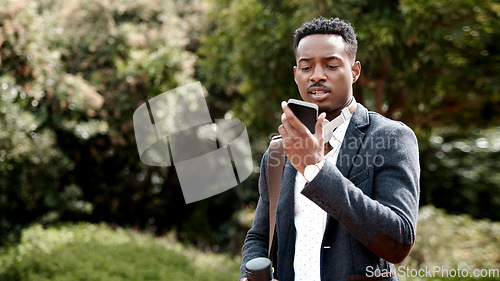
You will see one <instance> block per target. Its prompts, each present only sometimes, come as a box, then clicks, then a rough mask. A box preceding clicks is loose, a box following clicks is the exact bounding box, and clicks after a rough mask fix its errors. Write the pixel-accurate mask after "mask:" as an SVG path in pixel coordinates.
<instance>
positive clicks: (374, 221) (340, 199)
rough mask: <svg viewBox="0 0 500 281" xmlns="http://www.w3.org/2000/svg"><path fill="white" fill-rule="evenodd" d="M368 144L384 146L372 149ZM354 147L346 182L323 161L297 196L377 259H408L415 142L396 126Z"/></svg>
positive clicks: (415, 191)
mask: <svg viewBox="0 0 500 281" xmlns="http://www.w3.org/2000/svg"><path fill="white" fill-rule="evenodd" d="M384 131H385V132H384ZM370 138H371V139H370ZM374 139H378V140H379V142H380V141H384V140H386V143H384V145H380V143H378V144H379V145H377V143H376V142H373V140H374ZM391 140H392V141H391ZM360 147H361V148H360V150H359V152H358V154H357V155H356V156H358V158H355V159H352V160H353V161H351V162H350V163H351V165H352V166H353V167H352V169H351V173H350V174H352V175H353V176H349V178H350V179H348V178H346V177H344V175H342V173H341V172H340V171H339V169H338V168H337V166H336V165H333V163H329V161H327V162H326V163H325V165H324V166H323V168H322V169H321V171H320V172H319V173H318V175H317V176H316V177H315V178H314V179H313V180H312V181H311V182H310V183H309V184H307V185H306V187H305V188H304V189H303V191H302V194H304V195H305V196H307V197H308V198H309V199H310V200H312V201H314V202H315V203H316V204H317V205H319V206H320V207H321V208H322V209H324V210H325V211H326V212H327V213H328V214H329V215H330V216H332V217H333V218H335V219H337V220H338V221H339V222H340V223H342V224H343V225H344V226H345V227H346V229H347V230H348V231H349V232H350V233H351V235H353V237H355V238H356V239H357V240H359V241H360V242H361V243H362V244H363V245H365V246H366V247H367V248H368V249H370V250H371V251H372V252H374V253H375V254H377V255H378V256H379V257H381V258H382V259H385V260H387V261H389V262H392V263H399V262H401V261H403V259H404V258H405V257H406V256H407V255H408V254H409V252H410V250H411V248H412V246H413V242H414V240H415V235H416V223H417V214H418V201H419V192H420V191H419V176H420V168H419V160H418V143H417V139H416V137H415V135H414V133H413V131H412V130H411V129H410V128H408V127H406V126H405V125H403V124H400V123H397V124H396V127H395V128H394V127H392V131H389V130H387V129H384V130H382V132H379V133H373V134H371V135H367V136H366V137H365V140H364V142H363V143H362V144H361V145H360ZM337 163H338V162H337Z"/></svg>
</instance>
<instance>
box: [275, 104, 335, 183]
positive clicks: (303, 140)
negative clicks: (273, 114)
mask: <svg viewBox="0 0 500 281" xmlns="http://www.w3.org/2000/svg"><path fill="white" fill-rule="evenodd" d="M281 107H282V108H283V114H282V115H281V123H282V124H281V125H280V126H279V127H278V132H279V133H280V134H281V137H282V139H283V146H284V148H285V153H286V155H287V156H288V160H289V161H290V163H292V165H293V167H294V168H295V169H296V170H297V171H298V172H300V173H301V174H304V169H305V167H306V166H307V165H313V164H316V163H318V162H320V161H322V160H323V159H324V158H325V156H324V141H323V120H325V118H326V113H321V114H320V115H319V116H318V120H317V121H316V127H315V131H316V132H315V133H314V134H312V133H311V131H309V129H307V127H306V126H305V125H304V124H302V122H300V120H299V119H298V118H297V117H296V116H295V114H293V112H292V110H291V109H290V107H288V104H287V102H286V101H283V102H282V103H281Z"/></svg>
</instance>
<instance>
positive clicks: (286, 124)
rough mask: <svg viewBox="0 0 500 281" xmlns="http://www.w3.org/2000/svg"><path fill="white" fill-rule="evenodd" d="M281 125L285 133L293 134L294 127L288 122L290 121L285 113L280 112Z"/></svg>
mask: <svg viewBox="0 0 500 281" xmlns="http://www.w3.org/2000/svg"><path fill="white" fill-rule="evenodd" d="M281 125H282V126H283V128H284V129H285V130H286V132H287V134H295V132H296V129H295V128H294V127H293V126H292V124H290V121H289V120H288V118H287V117H286V114H285V113H283V114H281Z"/></svg>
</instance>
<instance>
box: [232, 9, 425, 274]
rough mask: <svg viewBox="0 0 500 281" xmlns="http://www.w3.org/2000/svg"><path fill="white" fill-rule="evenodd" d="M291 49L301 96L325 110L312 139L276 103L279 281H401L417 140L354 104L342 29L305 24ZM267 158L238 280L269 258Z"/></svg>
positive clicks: (348, 41) (355, 66)
mask: <svg viewBox="0 0 500 281" xmlns="http://www.w3.org/2000/svg"><path fill="white" fill-rule="evenodd" d="M294 49H295V58H296V66H295V67H294V75H295V82H296V84H297V87H298V89H299V92H300V95H301V97H302V99H303V100H304V101H307V102H312V103H315V104H317V105H318V106H319V110H320V112H321V114H320V115H319V117H318V121H317V123H316V127H315V133H314V134H312V133H311V132H310V131H309V130H308V129H307V128H306V127H305V126H304V125H303V124H302V123H301V122H300V121H299V120H298V118H297V117H296V116H295V115H294V114H293V112H292V111H291V110H290V108H289V107H288V105H287V103H286V102H283V103H282V105H281V106H282V109H283V114H282V117H281V121H282V124H281V125H280V126H279V128H278V131H279V133H280V134H281V136H282V140H283V144H284V147H285V154H286V157H287V162H286V165H285V169H284V171H283V179H282V184H281V191H280V197H279V202H278V206H277V212H276V238H277V240H276V241H277V247H276V248H277V252H276V253H275V257H276V258H275V260H274V261H273V264H274V267H275V270H276V272H275V277H276V278H277V279H278V280H280V281H290V280H296V281H298V280H307V281H314V280H323V281H324V280H331V281H339V280H398V278H397V272H396V270H395V266H394V263H399V262H401V261H402V260H403V259H404V258H405V257H406V256H407V255H408V253H409V251H410V249H411V247H412V245H413V242H414V241H415V235H416V223H417V213H418V199H419V174H420V170H419V160H418V145H417V139H416V137H415V135H414V133H413V132H412V130H411V129H410V128H408V127H407V126H405V125H404V124H402V123H401V122H396V121H392V120H390V119H387V118H384V117H382V116H380V115H379V114H377V113H374V112H370V111H368V110H367V109H366V108H365V107H363V106H362V105H361V104H357V103H356V102H355V101H354V98H353V93H352V85H353V84H354V83H355V82H356V80H357V79H358V78H359V75H360V73H361V64H360V62H359V61H356V51H357V41H356V34H355V33H354V30H353V28H352V27H351V26H350V25H349V24H348V23H346V22H344V21H341V20H339V19H325V18H319V19H314V20H312V21H310V22H307V23H305V24H304V25H303V26H302V27H301V28H299V29H297V30H296V32H295V43H294ZM343 109H344V111H342V110H343ZM341 112H342V113H341ZM341 114H342V115H343V116H344V118H343V119H342V120H343V122H342V123H341V125H339V126H337V127H336V128H333V127H332V126H329V125H325V126H324V127H323V123H324V122H325V121H324V120H325V119H326V120H328V121H332V120H333V119H335V118H337V117H339V116H340V115H341ZM351 114H352V116H350V115H351ZM325 123H326V122H325ZM324 130H325V131H324ZM326 130H330V131H326ZM325 138H326V139H325ZM268 153H269V151H268V152H266V153H265V154H264V156H263V158H262V163H261V173H260V179H259V192H260V198H259V202H258V205H257V210H256V213H255V219H254V222H253V227H252V228H251V229H250V230H249V231H248V234H247V237H246V239H245V244H244V246H243V263H242V267H241V271H242V275H241V277H240V278H241V279H242V280H245V278H246V275H245V273H244V267H245V264H246V262H248V261H249V260H251V259H253V258H256V257H265V256H267V249H268V235H269V233H268V231H269V213H268V212H269V196H268V185H267V177H268V175H267V172H268V171H267V162H268Z"/></svg>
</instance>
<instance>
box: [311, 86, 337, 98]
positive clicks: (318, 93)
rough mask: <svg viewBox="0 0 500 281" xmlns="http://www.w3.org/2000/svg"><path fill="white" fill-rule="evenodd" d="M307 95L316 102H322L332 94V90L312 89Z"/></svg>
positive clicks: (322, 87) (325, 88)
mask: <svg viewBox="0 0 500 281" xmlns="http://www.w3.org/2000/svg"><path fill="white" fill-rule="evenodd" d="M307 93H308V94H309V95H310V96H311V97H312V98H313V99H315V100H318V101H319V100H322V99H323V98H325V97H326V96H327V95H328V94H330V93H331V91H330V89H329V88H327V87H325V86H317V87H310V88H309V89H307Z"/></svg>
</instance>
